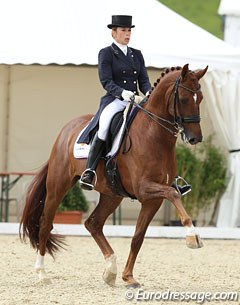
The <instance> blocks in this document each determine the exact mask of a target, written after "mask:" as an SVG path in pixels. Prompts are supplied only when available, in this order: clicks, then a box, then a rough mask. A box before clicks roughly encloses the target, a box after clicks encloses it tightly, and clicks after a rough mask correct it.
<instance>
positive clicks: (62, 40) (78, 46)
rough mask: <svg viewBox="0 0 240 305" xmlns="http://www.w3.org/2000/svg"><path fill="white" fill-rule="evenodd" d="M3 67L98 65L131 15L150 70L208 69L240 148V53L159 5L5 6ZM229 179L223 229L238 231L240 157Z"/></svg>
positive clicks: (106, 1) (209, 93) (217, 113)
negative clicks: (113, 30)
mask: <svg viewBox="0 0 240 305" xmlns="http://www.w3.org/2000/svg"><path fill="white" fill-rule="evenodd" d="M0 10H1V13H2V14H1V18H0V37H1V47H0V63H2V64H8V65H12V64H16V63H21V64H34V63H38V64H42V65H46V64H50V63H56V64H58V65H63V64H75V65H80V64H88V65H96V64H97V53H98V50H99V49H100V48H102V47H104V46H106V45H108V44H109V43H110V41H111V39H109V38H110V31H109V30H108V29H107V27H106V25H107V24H108V23H110V22H111V15H114V14H130V15H133V24H135V25H136V28H134V30H133V35H132V40H131V45H132V46H134V47H136V48H139V49H141V50H142V52H143V54H144V57H145V61H146V65H147V66H148V67H156V68H160V67H166V66H177V65H183V64H185V63H189V64H190V68H191V69H197V68H204V67H205V66H206V65H209V72H208V74H207V76H206V77H205V78H204V80H203V88H204V91H205V92H204V95H205V98H206V100H207V103H209V104H210V110H211V111H210V113H211V115H212V121H213V124H214V125H215V128H216V130H217V131H218V132H220V133H221V135H222V138H223V140H224V143H225V145H226V147H227V148H228V149H229V150H239V148H240V140H239V139H240V134H239V133H240V120H239V118H238V114H239V99H240V82H239V71H240V51H239V49H236V48H233V47H231V46H230V45H228V44H226V43H225V42H223V41H221V40H220V39H218V38H216V37H214V36H213V35H211V34H210V33H208V32H206V31H204V30H203V29H201V28H199V27H197V26H196V25H193V24H192V23H190V22H188V21H187V20H185V19H184V18H182V17H181V16H179V15H177V14H176V13H174V12H172V11H171V10H169V9H168V8H166V7H165V6H163V5H162V4H160V3H159V2H158V1H157V0H122V1H120V2H119V1H116V0H101V1H98V0H88V1H85V0H41V1H40V0H22V1H18V0H8V1H4V0H0ZM229 163H230V167H229V169H230V172H231V179H230V183H229V187H228V190H227V192H226V194H225V196H224V197H223V199H222V202H221V208H220V213H219V219H218V225H219V226H236V225H239V219H238V218H237V212H238V210H239V207H240V198H239V195H238V193H239V187H240V175H239V173H238V172H239V168H240V156H239V152H235V153H231V154H230V158H229Z"/></svg>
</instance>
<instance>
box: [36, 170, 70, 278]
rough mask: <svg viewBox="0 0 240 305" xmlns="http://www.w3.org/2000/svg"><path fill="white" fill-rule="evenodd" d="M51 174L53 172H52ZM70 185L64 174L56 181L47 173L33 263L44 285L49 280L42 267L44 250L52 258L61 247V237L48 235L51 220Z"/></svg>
mask: <svg viewBox="0 0 240 305" xmlns="http://www.w3.org/2000/svg"><path fill="white" fill-rule="evenodd" d="M53 173H55V172H54V171H53ZM60 180H61V181H60ZM72 183H73V182H72V181H71V180H70V177H67V176H66V174H65V176H63V175H62V176H61V179H57V177H56V176H55V175H54V174H51V171H49V173H48V177H47V182H46V186H47V196H46V200H45V205H44V210H43V214H42V216H41V219H40V228H39V246H38V253H37V259H36V263H35V270H36V271H37V273H38V275H39V280H40V281H44V282H45V283H49V282H50V280H49V279H47V276H46V273H45V267H44V256H45V253H46V249H47V250H48V252H49V254H50V255H52V256H53V255H54V252H55V251H57V250H58V246H61V238H62V237H60V236H58V235H53V234H51V233H50V232H51V230H52V228H53V219H54V216H55V213H56V210H57V208H58V205H59V203H60V202H61V200H62V199H63V197H64V195H65V194H66V192H67V191H68V190H69V189H70V187H71V186H72Z"/></svg>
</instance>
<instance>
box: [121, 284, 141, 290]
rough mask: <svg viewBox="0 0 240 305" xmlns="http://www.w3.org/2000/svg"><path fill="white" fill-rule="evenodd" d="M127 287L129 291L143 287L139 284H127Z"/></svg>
mask: <svg viewBox="0 0 240 305" xmlns="http://www.w3.org/2000/svg"><path fill="white" fill-rule="evenodd" d="M125 286H126V288H127V289H136V288H140V287H141V285H140V284H139V283H138V282H135V283H130V284H126V285H125Z"/></svg>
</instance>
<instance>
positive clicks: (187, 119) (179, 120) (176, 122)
mask: <svg viewBox="0 0 240 305" xmlns="http://www.w3.org/2000/svg"><path fill="white" fill-rule="evenodd" d="M180 80H181V76H179V77H178V78H177V79H176V81H175V85H174V87H173V90H172V91H171V93H170V95H169V98H168V103H169V100H170V98H171V96H172V94H174V95H173V100H174V119H173V122H172V121H169V120H167V119H165V118H162V117H160V116H158V115H156V114H154V113H152V112H150V111H148V110H147V109H145V108H143V107H142V106H141V105H139V104H138V103H136V102H135V101H134V98H133V99H132V100H131V103H132V104H134V105H135V106H136V107H138V108H140V109H141V110H142V111H143V112H144V113H145V114H146V115H147V116H149V117H150V118H151V119H152V120H153V121H154V122H156V123H157V124H158V125H160V126H161V127H163V128H164V129H166V130H167V131H168V132H169V133H171V134H172V135H173V136H175V137H177V136H178V134H181V133H184V127H183V125H182V124H184V123H185V124H186V123H199V122H200V116H199V114H197V115H188V116H181V115H177V104H180V101H179V94H178V88H182V89H185V90H187V91H189V92H192V93H198V92H199V91H200V90H201V86H200V84H199V87H198V89H197V90H192V89H190V88H188V87H185V86H184V85H182V84H180ZM198 113H199V109H198ZM165 123H166V124H169V125H170V126H171V127H170V128H169V127H167V126H166V125H165ZM172 128H174V129H175V130H172Z"/></svg>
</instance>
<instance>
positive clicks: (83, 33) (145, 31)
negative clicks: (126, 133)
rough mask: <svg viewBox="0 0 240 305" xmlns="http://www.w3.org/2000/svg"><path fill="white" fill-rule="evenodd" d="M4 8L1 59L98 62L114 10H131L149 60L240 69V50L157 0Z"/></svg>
mask: <svg viewBox="0 0 240 305" xmlns="http://www.w3.org/2000/svg"><path fill="white" fill-rule="evenodd" d="M0 9H1V12H2V14H1V18H0V37H1V48H0V63H4V64H15V63H22V64H32V63H39V64H49V63H57V64H60V65H62V64H68V63H70V64H76V65H80V64H90V65H96V64H97V52H98V50H99V49H100V48H101V47H104V46H106V45H108V44H109V36H110V31H109V30H108V29H107V27H106V25H107V24H108V23H110V22H111V15H113V14H131V15H133V23H134V24H135V25H136V28H135V29H134V31H133V35H132V41H131V44H132V45H133V46H135V47H137V48H139V49H141V50H142V52H143V53H144V56H145V60H146V64H147V66H152V67H159V68H160V67H164V66H170V65H182V64H185V63H186V62H188V61H189V62H191V67H192V68H199V67H202V66H204V65H206V64H209V65H210V69H215V68H220V69H223V68H224V69H229V68H231V69H232V68H237V69H240V55H239V52H237V51H236V50H235V49H234V48H232V47H230V46H228V45H227V44H225V43H224V42H223V41H221V40H220V39H218V38H216V37H214V36H213V35H211V34H210V33H208V32H206V31H204V30H203V29H201V28H199V27H197V26H196V25H194V24H192V23H190V22H189V21H187V20H186V19H184V18H182V17H181V16H179V15H177V14H176V13H174V12H173V11H171V10H170V9H168V8H167V7H165V6H164V5H162V4H161V3H159V2H158V1H157V0H122V1H121V3H120V2H118V1H116V0H102V1H97V0H88V1H85V0H50V1H49V0H42V1H40V0H22V1H17V0H8V1H3V0H1V1H0Z"/></svg>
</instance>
